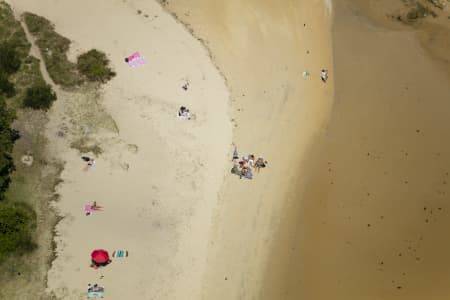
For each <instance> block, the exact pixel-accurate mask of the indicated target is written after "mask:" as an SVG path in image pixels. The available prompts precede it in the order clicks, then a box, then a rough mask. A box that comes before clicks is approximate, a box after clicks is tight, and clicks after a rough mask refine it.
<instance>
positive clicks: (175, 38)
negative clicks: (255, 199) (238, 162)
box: [9, 0, 232, 299]
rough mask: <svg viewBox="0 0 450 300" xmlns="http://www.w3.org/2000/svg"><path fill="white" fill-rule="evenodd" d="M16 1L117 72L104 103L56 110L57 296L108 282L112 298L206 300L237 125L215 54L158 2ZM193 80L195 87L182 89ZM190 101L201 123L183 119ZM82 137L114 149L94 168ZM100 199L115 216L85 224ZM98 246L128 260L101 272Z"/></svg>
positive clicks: (71, 100) (82, 293) (53, 281)
mask: <svg viewBox="0 0 450 300" xmlns="http://www.w3.org/2000/svg"><path fill="white" fill-rule="evenodd" d="M9 2H10V3H11V4H12V5H13V7H14V9H16V10H17V11H19V12H20V11H24V10H26V11H30V12H34V13H37V14H39V15H42V16H44V17H46V18H48V19H49V20H51V21H52V22H54V23H55V25H56V29H57V31H58V32H59V33H61V34H62V35H64V36H66V37H68V38H70V39H71V40H73V41H74V43H73V48H74V49H72V50H73V51H72V56H74V54H73V53H76V52H78V53H79V52H80V50H82V51H85V50H88V49H90V48H93V47H94V48H98V49H100V50H102V51H105V52H106V53H107V54H108V56H109V57H110V59H111V61H112V65H113V67H114V69H115V70H116V71H117V77H116V78H114V80H112V81H111V82H110V83H108V84H107V85H105V86H104V88H103V89H102V90H101V91H100V93H99V98H98V99H97V100H98V102H99V103H101V106H100V107H99V106H98V104H96V103H95V101H94V100H93V99H87V98H86V96H85V95H82V94H70V93H66V92H61V91H59V96H60V98H59V101H57V102H56V103H55V105H54V107H53V109H52V111H51V112H50V118H51V119H52V121H51V122H50V125H49V128H48V133H49V138H50V140H51V141H52V145H53V147H54V152H55V153H56V155H57V156H58V157H60V158H61V159H62V160H64V161H66V165H65V169H64V172H63V174H62V179H63V180H64V183H63V184H61V185H60V186H59V188H58V193H59V194H60V195H61V197H60V200H59V202H58V203H56V206H57V209H58V210H59V211H60V213H61V215H62V216H64V219H63V220H62V221H61V222H60V223H59V224H58V226H57V228H56V230H57V237H56V241H57V249H56V250H57V256H58V257H57V259H56V260H55V261H54V263H53V265H52V268H51V270H50V272H49V276H48V291H49V292H53V293H54V294H55V295H56V296H58V297H60V298H61V299H84V298H85V297H86V290H87V284H88V283H98V284H99V285H101V286H104V287H105V289H106V296H107V298H108V299H199V293H200V288H201V285H200V282H201V275H202V274H203V269H204V266H205V260H206V250H207V248H206V246H207V238H208V231H209V228H210V223H211V217H212V212H213V210H214V209H215V207H216V205H217V192H218V190H219V188H220V184H221V182H222V179H223V176H224V174H227V172H228V164H227V160H228V156H227V155H228V152H229V151H230V148H231V147H230V143H231V129H232V127H231V122H230V117H229V108H228V104H229V94H228V91H227V88H226V86H225V83H224V80H223V78H222V77H221V76H220V74H219V72H218V71H217V70H216V68H215V67H214V65H213V64H212V63H211V61H210V59H209V57H208V53H207V52H206V50H205V49H204V48H203V47H202V45H201V44H200V42H198V41H197V40H196V39H194V38H193V37H192V36H191V35H190V34H189V32H188V31H187V30H185V28H184V27H183V26H182V25H180V24H178V23H176V22H175V20H174V19H173V18H172V17H171V16H170V15H169V14H167V13H165V12H163V11H162V10H161V8H160V7H159V5H157V4H156V3H154V2H152V1H127V2H124V1H96V2H95V4H93V3H92V1H89V0H82V1H64V2H62V1H52V0H47V1H31V0H17V1H9ZM137 9H140V10H142V14H141V15H138V14H137V12H136V10H137ZM144 14H148V15H149V17H148V18H146V17H145V16H144ZM134 51H139V52H140V53H141V54H142V55H144V56H145V59H146V60H147V64H146V65H145V66H142V67H139V68H130V67H129V66H128V65H127V64H125V62H124V57H125V56H127V55H130V54H131V53H133V52H134ZM184 79H188V80H189V81H190V86H189V90H188V91H184V90H183V89H182V88H181V86H182V85H183V84H184ZM79 101H90V102H81V104H79V103H77V102H79ZM180 105H186V106H188V108H190V109H191V110H192V112H193V113H195V115H196V120H191V121H187V120H179V119H177V118H176V117H175V115H176V112H177V110H178V107H179V106H180ZM102 106H103V107H104V108H103V109H102ZM89 108H92V110H94V112H95V114H93V115H92V116H89V113H90V111H89ZM113 121H115V124H116V126H114V122H113ZM81 122H85V123H81ZM63 123H64V124H66V125H67V126H68V130H67V133H68V135H67V138H66V140H63V141H62V142H61V140H60V139H59V138H58V137H57V135H56V132H57V131H58V130H59V128H60V127H63V126H62V124H63ZM80 123H81V124H80ZM85 125H86V126H85ZM81 131H84V132H85V133H86V134H87V135H89V136H91V138H93V139H95V140H97V141H99V142H100V143H101V146H102V147H103V148H104V149H105V153H104V154H102V155H100V156H99V157H97V158H96V162H97V164H96V166H95V168H94V169H93V170H90V171H88V172H84V171H82V169H83V167H84V164H83V162H82V160H81V159H80V155H79V154H78V153H77V152H76V151H74V150H70V149H69V147H68V143H69V142H70V141H71V139H72V140H73V139H74V138H75V137H76V136H77V135H82V133H81ZM89 132H90V133H89ZM133 145H135V146H133ZM136 149H137V151H135V150H136ZM92 201H97V203H98V204H99V205H101V206H103V207H104V211H102V212H98V213H94V214H93V215H91V216H85V215H84V212H83V205H84V204H86V203H90V202H92ZM96 248H105V249H107V250H109V251H110V253H112V251H113V250H115V249H127V250H128V251H129V257H128V258H124V259H114V260H113V263H112V264H111V265H110V266H107V267H106V268H103V269H100V270H94V269H92V268H90V267H89V264H90V252H91V251H92V250H93V249H96ZM101 275H104V278H103V279H100V276H101Z"/></svg>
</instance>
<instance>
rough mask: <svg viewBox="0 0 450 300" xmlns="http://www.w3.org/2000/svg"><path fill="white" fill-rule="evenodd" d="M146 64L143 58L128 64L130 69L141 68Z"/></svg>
mask: <svg viewBox="0 0 450 300" xmlns="http://www.w3.org/2000/svg"><path fill="white" fill-rule="evenodd" d="M144 64H145V59H144V58H143V57H138V58H135V59H133V60H132V61H129V62H128V65H129V66H130V67H139V66H142V65H144Z"/></svg>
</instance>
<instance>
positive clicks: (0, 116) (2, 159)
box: [0, 97, 18, 200]
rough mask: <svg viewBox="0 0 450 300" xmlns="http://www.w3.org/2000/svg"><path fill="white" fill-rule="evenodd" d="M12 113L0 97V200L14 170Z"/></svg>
mask: <svg viewBox="0 0 450 300" xmlns="http://www.w3.org/2000/svg"><path fill="white" fill-rule="evenodd" d="M13 120H14V114H13V112H11V111H10V110H8V108H7V107H6V103H5V100H4V99H3V98H1V97H0V200H2V199H3V194H4V192H5V191H6V190H7V189H8V186H9V183H10V181H11V180H10V177H9V174H10V173H11V172H12V171H13V170H14V163H13V159H12V157H11V153H12V150H13V144H14V141H15V140H16V139H17V134H18V133H17V131H13V130H12V129H11V127H10V126H11V123H12V121H13Z"/></svg>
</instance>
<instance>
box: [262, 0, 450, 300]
mask: <svg viewBox="0 0 450 300" xmlns="http://www.w3.org/2000/svg"><path fill="white" fill-rule="evenodd" d="M355 2H356V4H361V2H362V1H355ZM366 2H371V4H372V6H373V5H376V3H379V1H366ZM384 2H386V1H384ZM366 4H367V3H366ZM378 8H379V7H378ZM385 8H386V9H388V7H385ZM334 9H335V14H336V15H335V25H334V33H333V34H334V41H333V42H334V51H335V74H334V76H335V85H336V98H335V105H334V109H333V113H332V116H331V120H330V123H329V126H328V129H327V131H326V133H325V134H324V135H323V136H322V137H321V138H319V140H318V141H317V144H316V147H315V150H314V151H312V154H311V155H310V159H309V160H308V163H307V165H305V166H304V168H303V170H302V173H303V174H304V173H305V170H307V172H308V174H309V175H308V178H307V179H304V178H303V181H302V182H303V183H304V186H305V187H304V189H303V188H300V187H299V191H298V202H297V205H296V207H291V209H290V212H289V213H288V214H287V215H286V218H285V221H284V225H283V226H281V229H280V233H279V235H278V237H279V242H278V243H277V244H276V246H275V249H274V250H273V254H272V259H271V262H270V264H269V266H268V268H267V277H266V283H267V284H266V285H265V286H266V288H265V290H263V292H262V294H261V299H314V300H329V299H335V300H338V299H339V300H340V299H342V300H344V299H345V300H349V299H359V300H361V299H364V300H365V299H380V300H381V299H383V300H388V299H409V300H412V299H433V300H438V299H449V298H450V285H449V284H448V281H449V279H450V242H449V239H448V229H449V228H450V197H449V196H450V189H449V188H450V175H449V174H450V142H449V139H448V137H449V136H450V79H449V77H448V72H447V71H448V69H446V63H445V62H443V61H440V60H439V59H436V56H435V55H433V56H432V55H430V52H429V51H427V50H426V49H424V48H423V47H422V45H423V43H424V40H427V39H430V34H431V35H432V34H435V33H434V32H427V31H421V32H420V34H419V35H416V33H415V32H413V31H411V30H406V29H402V30H392V29H387V28H386V27H384V26H383V27H381V26H379V25H377V23H376V22H374V20H373V19H372V18H371V19H369V18H368V17H367V16H366V14H365V13H367V12H368V11H367V9H368V7H367V6H366V7H365V6H364V5H362V6H355V3H350V2H347V1H345V0H339V1H335V7H334ZM369 12H370V11H369ZM448 22H449V23H450V20H449V21H448ZM395 26H397V25H395ZM425 26H430V25H429V24H428V25H425ZM425 28H426V27H425ZM442 28H443V27H441V29H442ZM422 29H423V28H422ZM442 30H443V29H442ZM446 34H448V31H441V32H440V35H441V36H445V35H446ZM434 42H435V43H437V44H438V46H439V47H441V48H440V49H445V43H447V42H448V41H446V40H441V41H434ZM435 49H436V48H432V49H431V52H432V51H433V50H435ZM428 50H429V49H428ZM439 51H440V50H439ZM432 53H433V52H432ZM440 53H445V52H440ZM441 58H442V57H441Z"/></svg>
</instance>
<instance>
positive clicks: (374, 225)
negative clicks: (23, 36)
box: [7, 0, 450, 300]
mask: <svg viewBox="0 0 450 300" xmlns="http://www.w3.org/2000/svg"><path fill="white" fill-rule="evenodd" d="M7 2H8V3H9V4H11V6H12V8H13V9H14V12H15V14H16V16H17V17H20V15H21V14H22V13H23V12H26V11H27V12H32V13H35V14H38V15H40V16H43V17H45V18H47V19H48V20H50V21H51V22H52V23H53V24H54V25H55V30H56V31H57V32H58V33H59V34H61V35H63V36H65V37H67V38H68V39H70V41H71V48H70V51H69V53H68V56H69V59H70V60H72V61H75V59H76V57H77V56H78V55H79V54H80V53H82V52H84V51H87V50H89V49H92V48H96V49H99V50H101V51H103V52H105V53H106V54H107V56H108V58H109V59H110V61H111V65H112V68H113V69H114V71H115V72H116V73H117V76H116V77H114V78H113V79H112V80H111V81H110V82H108V83H107V84H105V85H102V86H101V87H100V88H96V87H94V86H91V85H84V86H83V87H82V88H80V89H78V90H64V89H62V88H60V87H59V86H57V85H55V84H54V83H53V82H51V79H50V77H49V76H48V74H47V73H46V70H45V66H44V64H43V63H42V65H41V69H42V71H43V75H44V78H45V80H46V81H47V82H48V83H49V84H51V85H52V86H53V87H54V89H55V91H56V93H57V95H58V100H57V101H56V102H55V103H54V105H53V107H52V108H51V110H50V111H49V113H48V115H47V117H48V119H49V120H50V121H49V122H48V125H47V127H46V128H45V129H43V130H45V133H46V136H47V139H48V141H49V145H48V148H49V160H55V161H58V162H61V163H63V164H64V170H63V172H62V174H61V183H60V184H59V185H58V186H57V190H56V193H57V196H58V197H57V201H55V202H52V206H53V207H54V209H55V210H56V212H57V214H58V215H59V216H60V217H61V218H62V219H61V221H60V222H59V223H58V224H57V226H56V228H55V237H54V238H55V242H56V249H55V255H56V259H55V260H54V261H53V262H52V264H51V267H50V270H49V272H48V276H47V290H46V295H47V298H48V299H54V298H56V299H85V298H86V292H87V287H88V284H95V283H97V284H98V285H100V286H102V287H104V288H105V298H106V299H158V300H159V299H171V300H172V299H180V300H190V299H192V300H197V299H205V300H210V299H214V300H220V299H224V300H225V299H255V300H257V299H258V300H259V299H263V300H275V299H276V300H278V299H280V300H281V299H314V300H329V299H336V300H340V299H342V300H344V299H345V300H348V299H358V300H378V299H380V300H381V299H383V300H390V299H409V300H414V299H417V300H419V299H433V300H434V299H436V300H440V299H442V300H444V299H447V298H448V294H449V293H450V291H449V288H448V285H447V284H446V282H447V280H446V279H447V278H448V277H449V274H448V273H449V270H450V260H449V259H448V258H447V255H446V253H448V252H449V251H450V243H447V242H446V241H445V230H446V229H447V228H448V225H449V224H448V223H449V218H448V215H447V214H448V211H449V210H450V207H449V205H448V195H447V194H448V192H449V191H448V180H449V179H448V176H449V172H450V171H449V170H448V163H449V158H448V155H449V153H450V143H448V142H447V141H446V139H445V137H446V136H448V135H449V133H450V132H449V128H450V127H449V126H448V120H449V111H450V102H449V101H448V98H449V95H450V84H449V82H450V77H449V76H450V67H449V64H448V61H450V60H449V59H450V55H449V54H448V53H450V51H447V50H450V44H449V43H448V41H449V40H450V39H447V37H448V33H449V32H450V21H449V20H448V18H447V17H446V16H447V15H446V14H447V13H449V8H450V6H447V7H445V8H443V9H442V11H439V14H438V15H436V16H435V17H434V18H433V19H431V18H428V19H427V18H425V19H423V20H419V21H417V22H415V23H411V24H407V23H406V22H405V21H404V20H402V19H401V17H399V16H400V14H401V13H403V12H404V11H405V9H406V8H405V7H406V6H407V4H405V3H403V2H402V3H400V1H399V3H395V4H392V1H389V0H378V1H363V0H335V1H328V0H310V1H295V0H286V1H269V0H249V1H245V2H243V1H238V0H228V1H210V0H171V1H162V0H161V1H157V0H98V1H88V0H78V1H58V0H40V1H33V0H8V1H7ZM28 38H29V40H30V41H32V39H31V38H30V37H28ZM136 51H138V52H139V53H140V55H142V56H143V57H144V59H145V64H143V65H140V66H137V67H130V66H129V65H128V64H127V63H126V62H125V61H124V58H125V57H127V56H129V55H131V54H132V53H134V52H136ZM32 52H33V53H34V54H35V55H36V56H37V57H39V53H38V50H37V48H36V47H35V46H34V47H33V48H32ZM322 69H327V70H328V75H329V78H328V80H327V81H326V82H323V81H322V80H321V78H320V76H321V70H322ZM183 86H184V87H185V88H183ZM180 106H186V107H188V108H189V109H190V110H191V112H192V114H193V118H192V119H191V120H187V119H180V118H177V116H176V114H177V111H178V109H179V107H180ZM81 144H89V145H90V147H91V148H92V149H98V153H97V154H94V153H84V152H83V153H80V152H79V151H78V150H76V148H77V145H78V146H79V145H81ZM78 148H80V147H78ZM234 149H237V151H238V153H239V156H240V157H242V156H245V155H248V154H254V155H255V156H257V157H259V156H262V157H264V159H265V160H267V166H266V168H264V169H262V170H261V171H260V172H256V171H255V172H254V173H255V174H254V177H253V179H252V180H247V179H245V178H243V179H240V178H239V176H235V175H233V174H231V173H230V169H231V167H232V162H231V159H232V154H233V150H234ZM82 156H89V157H94V158H95V162H96V164H95V166H94V167H92V168H90V169H89V168H88V169H86V162H84V161H83V160H82V159H81V157H82ZM93 201H96V203H97V204H98V205H100V206H101V207H102V210H101V211H95V212H93V213H92V214H90V215H86V214H85V212H84V210H83V208H84V206H85V205H87V204H91V203H92V202H93ZM94 249H106V250H108V251H109V253H110V254H112V253H113V252H114V251H116V250H122V249H123V250H127V251H128V254H129V255H128V257H124V258H115V257H114V258H113V259H112V263H111V264H110V265H108V266H106V267H103V268H99V269H94V268H91V267H90V263H91V261H90V253H91V251H92V250H94ZM424 274H426V276H425V275H424ZM47 298H43V299H47Z"/></svg>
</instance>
